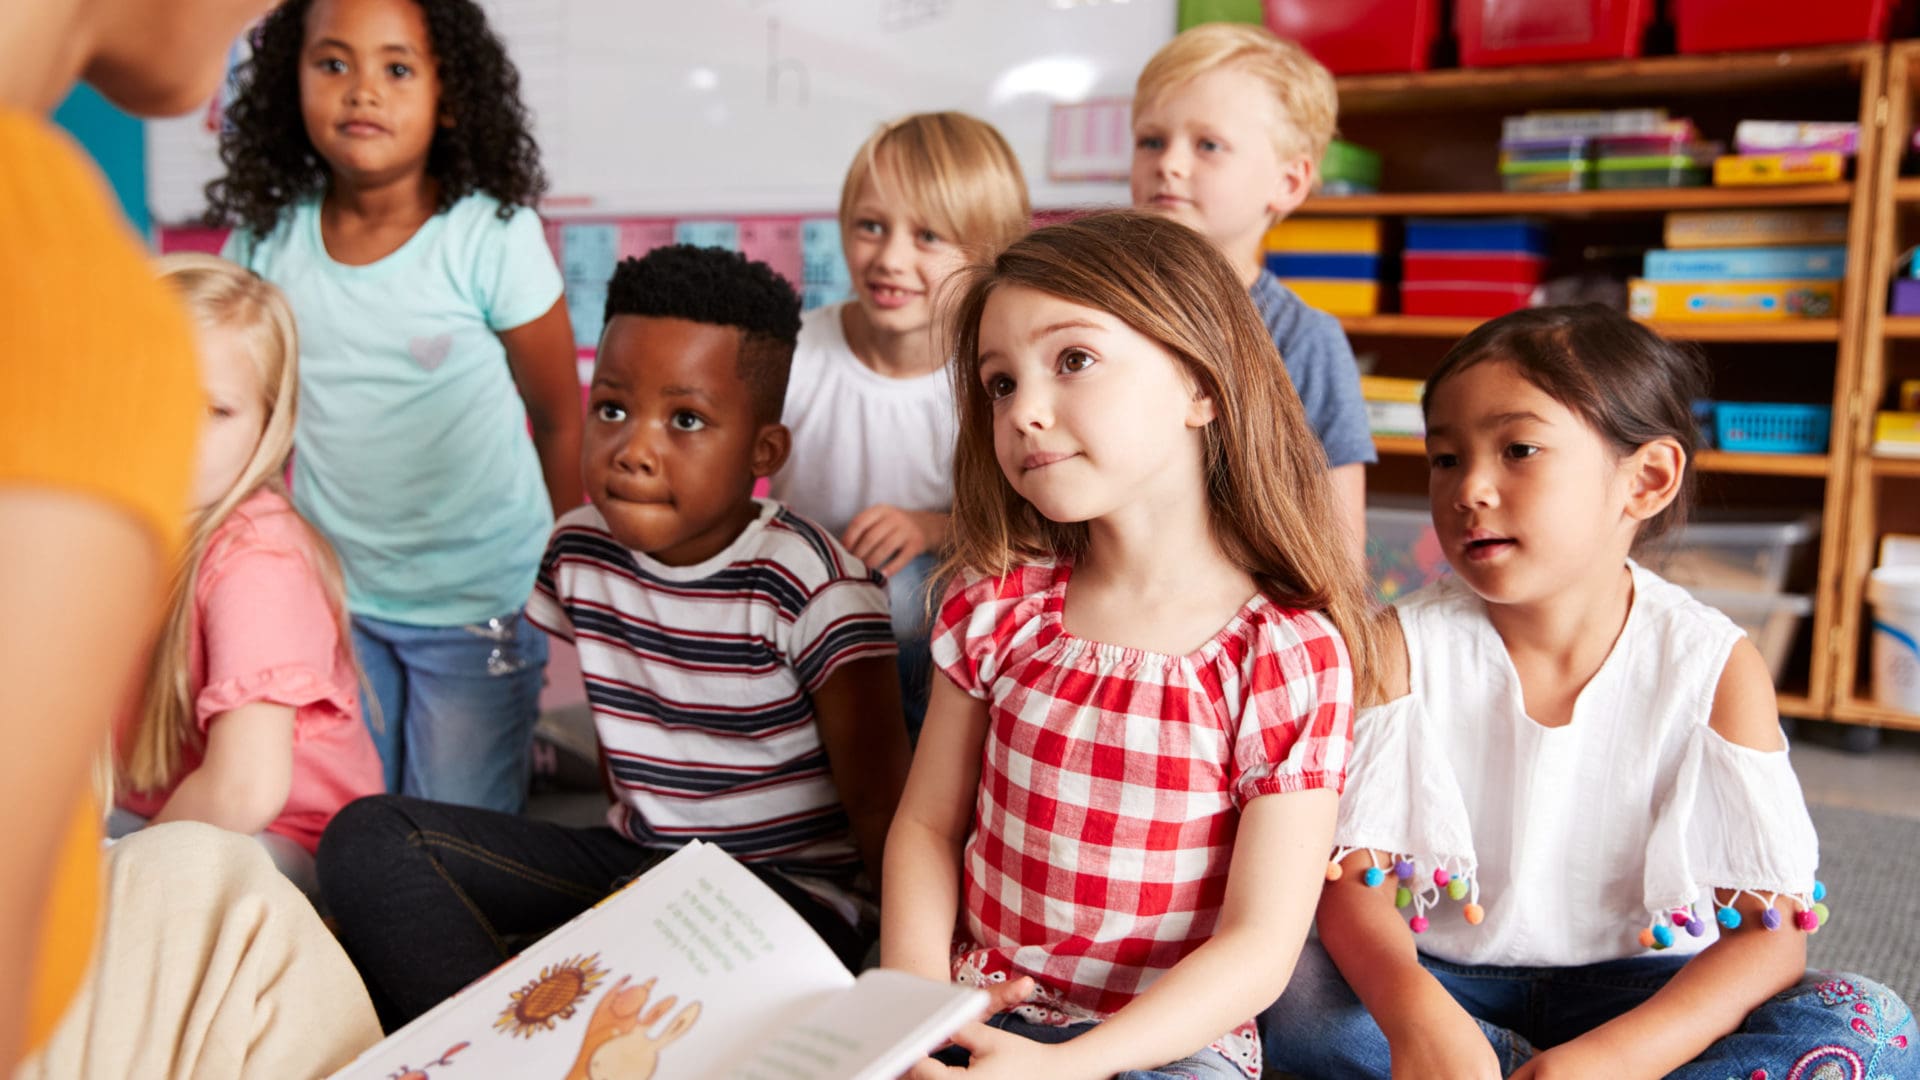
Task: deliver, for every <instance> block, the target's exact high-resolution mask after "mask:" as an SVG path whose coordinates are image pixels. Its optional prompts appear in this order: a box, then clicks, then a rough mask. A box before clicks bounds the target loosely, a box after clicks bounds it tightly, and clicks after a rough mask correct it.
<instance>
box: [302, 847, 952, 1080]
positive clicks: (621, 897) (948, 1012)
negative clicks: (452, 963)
mask: <svg viewBox="0 0 1920 1080" xmlns="http://www.w3.org/2000/svg"><path fill="white" fill-rule="evenodd" d="M986 1004H987V996H986V994H985V993H983V992H981V991H978V990H970V989H967V988H965V987H961V986H956V985H951V984H947V983H938V982H933V981H931V980H928V979H923V978H919V977H918V976H914V975H909V974H906V973H903V972H898V971H884V970H879V969H875V970H871V971H868V972H867V973H866V974H864V975H861V976H860V977H859V978H858V979H856V978H854V977H853V976H852V975H850V974H848V973H847V969H846V967H845V966H843V965H842V964H841V963H840V961H839V959H838V958H837V957H835V956H834V954H833V951H832V950H831V949H829V948H827V946H826V944H825V943H824V942H822V941H821V940H820V938H819V937H818V935H816V934H815V933H814V932H813V930H812V928H810V927H809V926H807V924H806V921H805V920H803V919H802V918H801V917H800V916H799V915H797V914H795V913H794V911H793V909H792V908H790V907H788V906H787V905H786V903H785V902H784V901H782V900H781V899H780V897H779V895H778V894H776V893H775V892H773V890H771V889H769V888H767V886H766V885H765V884H763V883H762V882H761V881H760V879H759V878H757V877H755V876H754V875H753V873H752V872H751V871H749V870H747V869H746V868H745V867H743V866H741V865H740V864H739V863H737V862H735V861H734V860H733V858H732V857H731V856H729V855H727V854H726V853H725V852H724V851H721V850H720V849H719V848H717V847H714V846H713V845H711V844H705V843H700V842H698V841H696V842H694V843H691V844H688V845H687V846H686V847H685V848H683V849H681V850H680V851H678V852H676V853H674V854H673V855H672V856H671V857H669V858H668V859H667V860H666V861H665V862H662V863H661V864H660V865H658V866H656V867H654V868H653V869H652V870H650V871H648V872H647V873H646V874H644V875H642V876H641V877H639V878H638V879H636V880H635V881H634V882H633V883H631V884H629V885H628V886H626V887H625V888H623V889H621V890H620V891H619V892H616V893H614V894H613V895H612V896H609V897H608V898H607V899H605V900H603V901H601V902H600V904H599V905H598V906H596V907H594V908H593V909H592V910H590V911H587V912H585V913H583V914H582V915H580V916H579V917H578V918H576V919H574V920H573V921H572V922H569V923H567V924H566V925H565V926H562V927H561V928H560V929H558V930H555V931H554V932H553V933H551V934H549V935H547V936H546V937H544V938H542V939H541V940H540V941H539V942H537V943H536V944H534V945H532V946H530V947H528V948H527V950H526V951H525V952H522V953H521V954H520V955H519V956H516V957H514V958H513V959H512V960H509V961H507V962H506V963H504V964H502V965H500V966H499V967H497V968H495V969H494V970H493V971H492V972H490V973H488V974H487V975H486V976H485V977H483V978H480V979H478V980H476V981H475V982H474V983H473V984H472V985H470V986H468V987H467V988H466V989H464V990H462V991H460V992H459V993H458V994H455V995H454V996H453V997H452V998H449V999H448V1000H447V1001H445V1002H443V1003H441V1004H440V1006H439V1007H438V1008H435V1009H434V1010H433V1011H431V1012H429V1013H427V1014H426V1015H424V1016H422V1017H420V1018H419V1019H418V1020H415V1021H414V1022H413V1023H411V1024H408V1025H407V1026H406V1027H404V1028H402V1029H400V1030H399V1031H397V1032H395V1033H394V1034H392V1035H390V1036H388V1037H387V1038H386V1039H385V1040H383V1041H382V1042H380V1043H379V1044H378V1045H376V1046H374V1047H373V1048H372V1049H370V1050H368V1051H367V1052H366V1053H364V1054H361V1055H360V1056H359V1057H358V1058H356V1059H354V1061H353V1063H352V1064H350V1065H348V1066H347V1067H346V1068H345V1069H343V1070H341V1071H340V1072H338V1073H336V1074H335V1076H337V1077H348V1078H355V1080H462V1078H464V1077H472V1078H491V1077H506V1076H510V1077H514V1078H515V1080H544V1078H552V1080H589V1078H591V1080H694V1078H706V1077H737V1078H740V1080H882V1078H885V1080H892V1078H893V1077H897V1076H899V1075H900V1074H901V1073H903V1072H905V1071H906V1070H907V1069H908V1068H910V1067H912V1065H913V1063H914V1062H915V1061H917V1060H918V1059H920V1058H921V1057H924V1056H926V1055H927V1054H928V1053H930V1052H931V1051H933V1050H934V1049H936V1048H938V1047H939V1046H940V1045H941V1044H942V1043H944V1042H945V1041H946V1038H947V1036H948V1035H950V1034H952V1033H953V1032H954V1031H956V1030H958V1029H959V1028H960V1027H961V1026H962V1025H963V1024H965V1023H967V1022H968V1021H969V1020H972V1019H974V1018H975V1017H977V1016H979V1015H980V1013H981V1011H982V1010H983V1009H985V1008H986Z"/></svg>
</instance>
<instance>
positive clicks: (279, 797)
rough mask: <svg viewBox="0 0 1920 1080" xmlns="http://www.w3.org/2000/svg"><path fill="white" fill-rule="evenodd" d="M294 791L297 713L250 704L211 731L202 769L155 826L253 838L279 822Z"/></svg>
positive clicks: (173, 798)
mask: <svg viewBox="0 0 1920 1080" xmlns="http://www.w3.org/2000/svg"><path fill="white" fill-rule="evenodd" d="M292 787H293V708H292V707H291V706H288V705H278V704H275V703H273V702H271V701H255V702H250V703H248V704H246V705H242V706H240V707H239V708H237V709H232V710H230V711H228V712H224V713H221V714H220V715H219V716H216V717H214V718H213V720H212V722H211V723H209V724H208V725H207V752H206V756H205V757H204V758H203V759H202V760H201V762H200V767H199V768H197V769H195V770H193V771H192V772H190V773H188V774H187V775H186V777H185V778H183V779H182V780H181V781H180V786H179V787H176V788H174V790H173V794H172V795H171V796H170V797H168V799H167V803H166V805H165V806H162V807H161V808H160V812H159V813H157V814H155V815H154V816H153V822H154V824H156V825H158V824H159V823H161V822H163V821H204V822H206V823H207V824H209V825H218V826H220V827H221V828H223V829H226V830H228V831H229V832H237V833H241V834H244V835H248V836H251V835H252V834H254V833H257V832H259V831H260V830H262V829H264V828H266V827H267V826H268V825H271V824H273V821H274V819H275V818H277V817H279V816H280V811H281V810H283V809H285V808H286V805H287V793H288V791H290V790H291V789H292Z"/></svg>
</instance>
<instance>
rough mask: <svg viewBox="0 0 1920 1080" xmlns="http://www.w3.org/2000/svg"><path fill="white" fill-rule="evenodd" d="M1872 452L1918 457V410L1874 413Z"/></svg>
mask: <svg viewBox="0 0 1920 1080" xmlns="http://www.w3.org/2000/svg"><path fill="white" fill-rule="evenodd" d="M1873 452H1874V453H1875V454H1878V455H1880V456H1882V457H1920V412H1883V413H1877V414H1875V415H1874V418H1873Z"/></svg>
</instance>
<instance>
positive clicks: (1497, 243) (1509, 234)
mask: <svg viewBox="0 0 1920 1080" xmlns="http://www.w3.org/2000/svg"><path fill="white" fill-rule="evenodd" d="M1407 250H1408V251H1410V252H1411V251H1451V252H1467V251H1472V252H1496V253H1501V254H1529V255H1545V254H1546V253H1547V230H1546V228H1545V227H1544V226H1542V225H1541V224H1540V223H1539V222H1536V221H1529V220H1527V219H1525V218H1408V219H1407Z"/></svg>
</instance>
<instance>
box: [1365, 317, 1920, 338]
mask: <svg viewBox="0 0 1920 1080" xmlns="http://www.w3.org/2000/svg"><path fill="white" fill-rule="evenodd" d="M1485 321H1486V320H1485V319H1478V318H1471V317H1467V318H1450V317H1443V316H1434V315H1347V316H1342V317H1341V319H1340V325H1341V326H1342V327H1343V328H1345V330H1346V331H1347V333H1349V334H1353V335H1356V336H1359V337H1404V338H1458V337H1465V336H1466V335H1467V334H1469V333H1471V332H1472V331H1473V329H1474V328H1475V327H1477V326H1479V325H1480V324H1481V323H1483V322H1485ZM1915 321H1916V322H1920V319H1916V320H1915ZM1646 325H1647V326H1649V327H1651V328H1652V329H1653V330H1654V331H1656V332H1657V333H1659V334H1660V335H1661V336H1663V337H1668V338H1672V339H1674V340H1675V341H1705V342H1716V341H1717V342H1755V343H1766V342H1796V341H1838V340H1840V320H1838V319H1783V320H1780V321H1777V322H1738V323H1735V322H1728V323H1708V322H1649V323H1647V324H1646ZM1916 334H1920V330H1917V331H1916Z"/></svg>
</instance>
